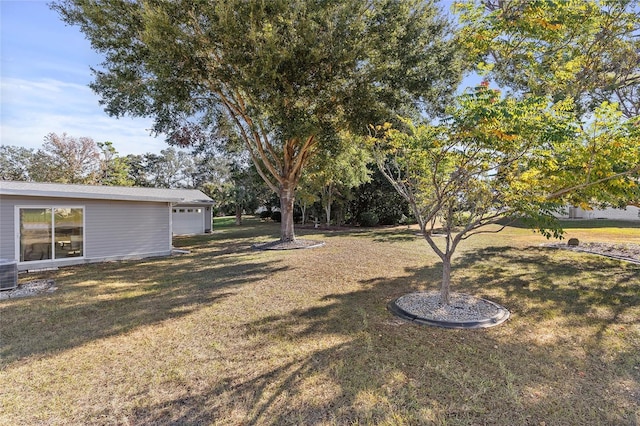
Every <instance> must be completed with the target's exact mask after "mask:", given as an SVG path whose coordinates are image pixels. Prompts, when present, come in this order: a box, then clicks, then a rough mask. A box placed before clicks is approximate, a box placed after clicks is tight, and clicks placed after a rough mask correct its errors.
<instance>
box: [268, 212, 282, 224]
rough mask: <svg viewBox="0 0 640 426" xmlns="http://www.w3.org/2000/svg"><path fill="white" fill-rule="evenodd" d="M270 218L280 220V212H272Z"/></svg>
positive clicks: (275, 220)
mask: <svg viewBox="0 0 640 426" xmlns="http://www.w3.org/2000/svg"><path fill="white" fill-rule="evenodd" d="M271 220H272V221H274V222H280V221H281V220H282V213H280V212H272V213H271Z"/></svg>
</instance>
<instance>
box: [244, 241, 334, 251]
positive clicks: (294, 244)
mask: <svg viewBox="0 0 640 426" xmlns="http://www.w3.org/2000/svg"><path fill="white" fill-rule="evenodd" d="M323 245H324V241H315V240H304V239H296V240H295V241H280V240H276V241H270V242H268V243H258V244H254V245H253V246H251V248H253V249H254V250H297V249H312V248H317V247H322V246H323Z"/></svg>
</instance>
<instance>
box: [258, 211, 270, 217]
mask: <svg viewBox="0 0 640 426" xmlns="http://www.w3.org/2000/svg"><path fill="white" fill-rule="evenodd" d="M270 217H271V210H263V211H261V212H260V219H269V218H270Z"/></svg>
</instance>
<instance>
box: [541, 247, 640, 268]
mask: <svg viewBox="0 0 640 426" xmlns="http://www.w3.org/2000/svg"><path fill="white" fill-rule="evenodd" d="M543 246H544V247H552V248H558V249H563V250H571V251H579V252H584V253H591V254H597V255H600V256H606V257H611V258H614V259H619V260H624V261H627V262H631V263H637V264H640V245H638V244H612V243H598V242H596V243H586V242H585V243H583V242H580V243H579V244H578V245H577V246H570V245H568V244H567V243H564V242H563V243H549V244H543Z"/></svg>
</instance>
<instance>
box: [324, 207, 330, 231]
mask: <svg viewBox="0 0 640 426" xmlns="http://www.w3.org/2000/svg"><path fill="white" fill-rule="evenodd" d="M324 212H325V214H326V215H327V227H329V226H331V204H328V205H326V206H324Z"/></svg>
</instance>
